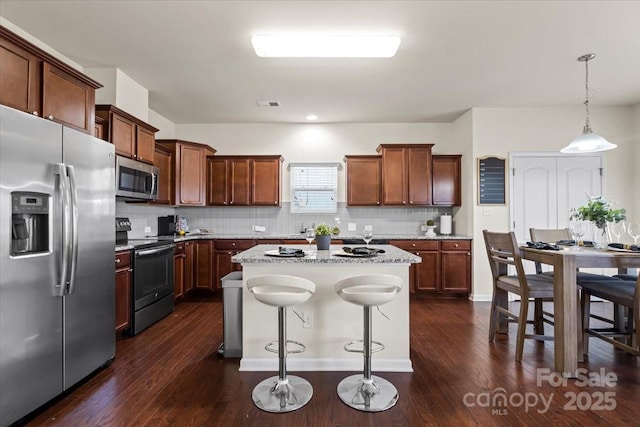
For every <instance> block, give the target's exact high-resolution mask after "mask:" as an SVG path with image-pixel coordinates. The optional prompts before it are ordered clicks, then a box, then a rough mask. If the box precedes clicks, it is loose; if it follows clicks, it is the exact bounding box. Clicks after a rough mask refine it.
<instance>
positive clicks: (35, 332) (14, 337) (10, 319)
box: [0, 106, 62, 425]
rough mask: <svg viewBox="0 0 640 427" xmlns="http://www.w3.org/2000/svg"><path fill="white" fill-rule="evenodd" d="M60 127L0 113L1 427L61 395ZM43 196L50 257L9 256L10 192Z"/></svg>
mask: <svg viewBox="0 0 640 427" xmlns="http://www.w3.org/2000/svg"><path fill="white" fill-rule="evenodd" d="M61 160H62V126H60V125H59V124H56V123H52V122H50V121H48V120H43V119H41V118H39V117H32V116H31V115H29V114H25V113H23V112H20V111H17V110H14V109H11V108H7V107H4V106H0V425H7V424H11V423H12V422H14V421H16V420H17V419H19V418H21V417H23V416H24V415H26V414H28V413H29V412H31V411H33V410H34V409H36V408H37V407H39V406H40V405H42V404H44V403H46V402H47V401H48V400H50V399H52V398H53V397H55V396H56V395H58V394H59V393H61V392H62V297H60V296H54V294H55V293H56V292H55V289H54V287H55V285H56V284H57V281H58V280H59V278H58V275H59V271H58V267H57V266H58V265H59V260H57V259H56V258H57V257H58V256H59V252H60V250H59V247H57V246H58V245H59V241H58V240H59V239H58V237H59V236H58V233H59V229H60V226H59V224H60V221H61V218H60V203H59V192H58V191H57V185H58V183H57V178H56V175H55V164H56V163H59V162H60V161H61ZM18 191H33V192H37V193H43V194H49V195H50V196H49V200H48V202H49V203H48V205H49V218H48V229H49V231H48V233H49V236H48V241H49V250H48V251H43V252H39V253H36V254H25V255H22V256H21V255H16V256H11V255H10V248H11V238H12V236H11V229H12V227H11V224H12V223H11V221H12V212H11V206H12V202H11V193H12V192H18Z"/></svg>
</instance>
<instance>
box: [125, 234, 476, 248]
mask: <svg viewBox="0 0 640 427" xmlns="http://www.w3.org/2000/svg"><path fill="white" fill-rule="evenodd" d="M373 237H374V239H387V240H472V239H473V238H472V237H471V236H464V235H448V236H443V235H438V236H436V237H426V236H424V235H415V234H375V235H374V236H373ZM157 238H158V240H170V241H173V242H175V243H178V242H185V241H189V240H208V239H252V240H272V239H280V240H300V243H305V244H306V243H307V241H306V240H305V238H304V235H303V234H262V233H251V234H250V233H246V234H242V233H229V234H211V233H209V234H187V235H184V236H180V235H175V236H157ZM335 239H337V240H342V239H362V237H361V236H359V235H346V236H343V235H339V236H336V237H335ZM362 244H364V242H363V243H362ZM131 249H133V245H116V252H119V251H126V250H131Z"/></svg>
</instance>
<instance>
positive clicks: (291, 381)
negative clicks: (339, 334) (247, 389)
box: [247, 275, 316, 413]
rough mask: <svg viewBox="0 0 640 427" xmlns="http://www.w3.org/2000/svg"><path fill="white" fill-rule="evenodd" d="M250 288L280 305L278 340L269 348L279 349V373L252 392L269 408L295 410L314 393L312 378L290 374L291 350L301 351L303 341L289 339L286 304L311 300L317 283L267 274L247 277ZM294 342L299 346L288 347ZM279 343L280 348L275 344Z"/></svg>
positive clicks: (263, 300) (258, 403) (262, 298)
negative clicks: (288, 362)
mask: <svg viewBox="0 0 640 427" xmlns="http://www.w3.org/2000/svg"><path fill="white" fill-rule="evenodd" d="M247 289H248V290H249V292H251V293H252V294H253V296H254V297H255V299H256V300H258V301H260V302H261V303H263V304H266V305H269V306H272V307H277V308H278V340H277V341H273V342H271V343H268V344H267V345H266V346H265V350H267V351H270V352H274V353H276V352H277V353H278V375H277V376H273V377H269V378H267V379H265V380H263V381H262V382H260V383H259V384H258V385H257V386H255V388H254V389H253V392H252V398H253V403H254V404H255V405H256V406H257V407H258V408H260V409H262V410H263V411H266V412H276V413H282V412H291V411H295V410H296V409H300V408H301V407H303V406H304V405H306V404H307V403H308V402H309V401H310V400H311V397H312V396H313V387H312V386H311V384H310V383H309V381H307V380H305V379H304V378H300V377H298V376H295V375H289V376H287V354H288V353H301V352H303V351H304V350H305V348H306V347H305V346H304V344H302V343H299V342H297V341H293V340H287V320H286V311H285V310H286V308H287V307H290V306H293V305H295V304H301V303H303V302H305V301H307V300H308V299H309V298H311V296H312V295H313V294H314V293H315V290H316V285H315V283H313V282H312V281H310V280H307V279H303V278H301V277H294V276H286V275H267V276H258V277H253V278H251V279H248V280H247ZM288 344H294V345H296V346H297V348H296V349H291V350H289V349H288ZM274 345H277V349H275V348H273V347H274Z"/></svg>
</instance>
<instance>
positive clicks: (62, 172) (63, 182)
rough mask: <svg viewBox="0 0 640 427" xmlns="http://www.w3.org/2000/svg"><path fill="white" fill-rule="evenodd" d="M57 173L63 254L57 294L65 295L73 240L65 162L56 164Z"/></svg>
mask: <svg viewBox="0 0 640 427" xmlns="http://www.w3.org/2000/svg"><path fill="white" fill-rule="evenodd" d="M55 174H56V175H59V177H60V181H59V185H60V200H61V201H62V232H61V236H62V239H61V240H62V242H61V246H62V250H61V253H62V256H61V263H60V264H61V268H60V276H59V278H58V279H59V280H58V283H57V284H56V285H55V286H56V295H57V296H63V295H65V293H66V288H67V276H68V275H69V242H70V240H71V236H70V234H71V227H70V224H69V181H68V180H67V168H66V166H65V164H64V163H57V164H56V171H55Z"/></svg>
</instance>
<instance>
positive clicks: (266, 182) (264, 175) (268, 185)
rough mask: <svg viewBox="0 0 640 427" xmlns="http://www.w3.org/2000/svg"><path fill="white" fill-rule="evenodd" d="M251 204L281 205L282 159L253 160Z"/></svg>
mask: <svg viewBox="0 0 640 427" xmlns="http://www.w3.org/2000/svg"><path fill="white" fill-rule="evenodd" d="M251 204H252V205H263V206H280V159H279V158H275V159H253V160H252V162H251Z"/></svg>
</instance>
